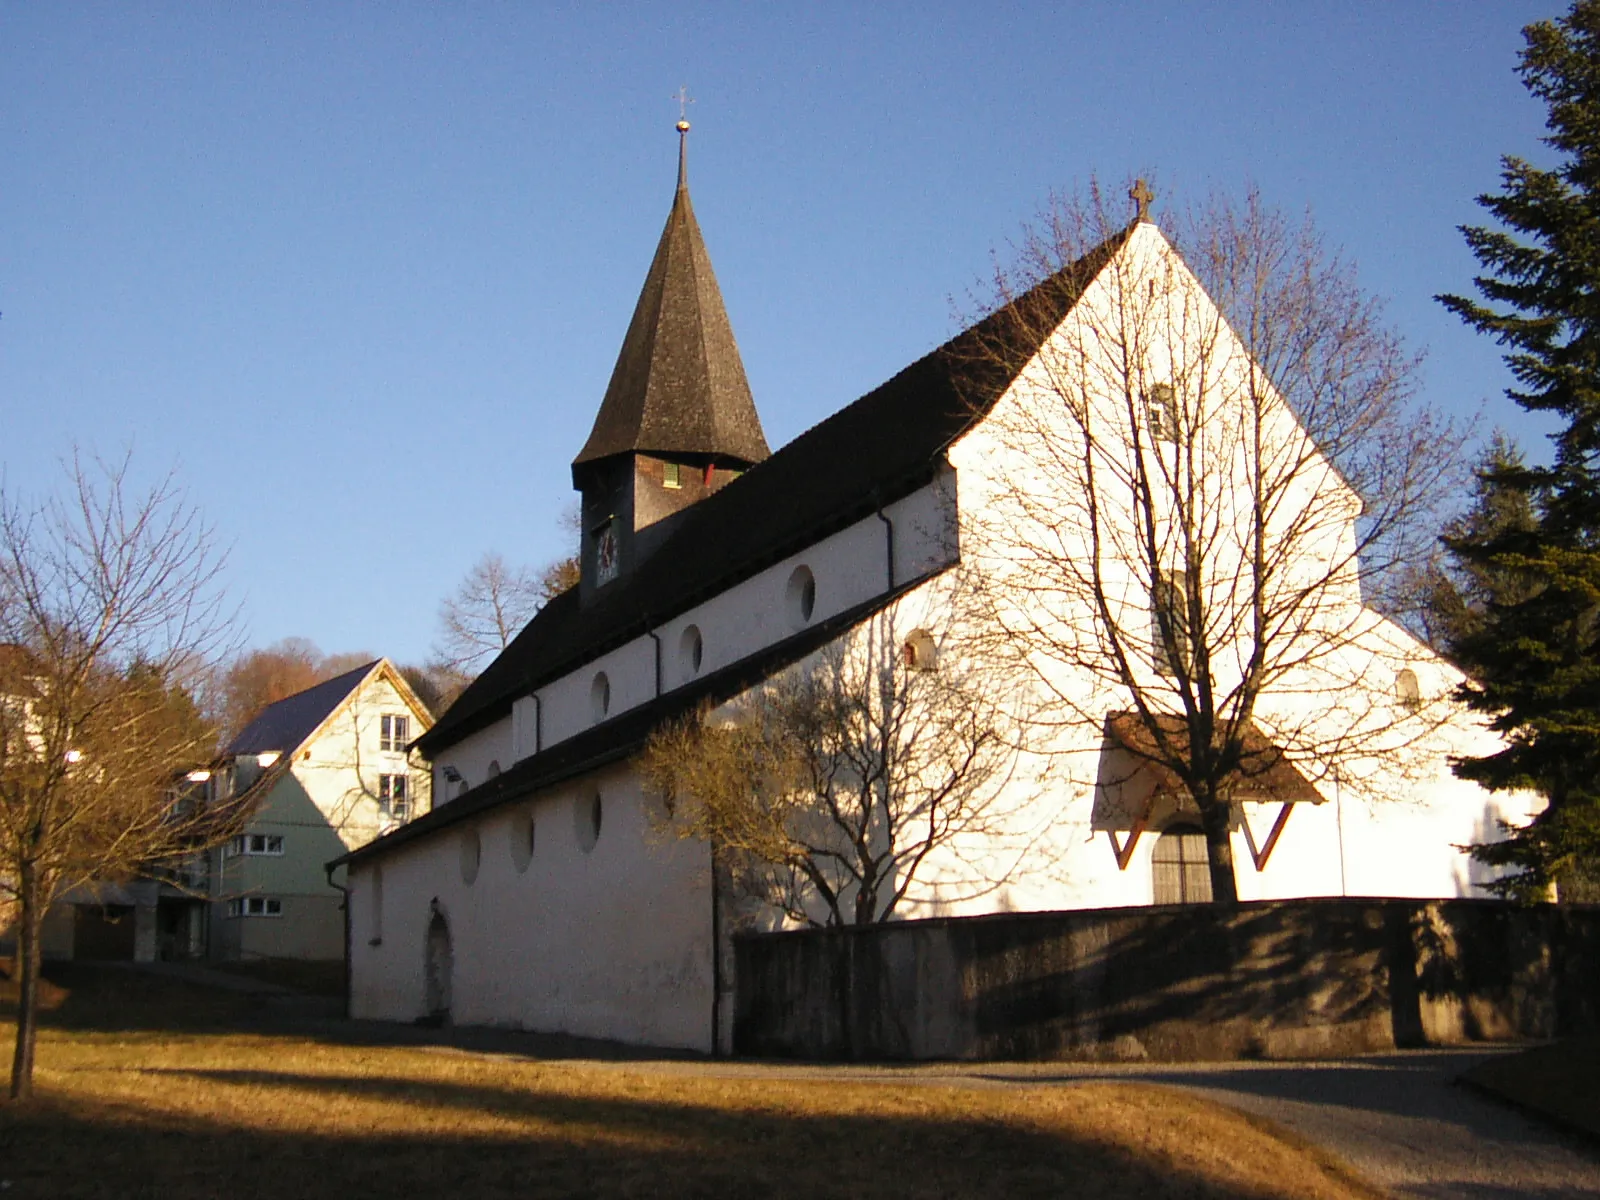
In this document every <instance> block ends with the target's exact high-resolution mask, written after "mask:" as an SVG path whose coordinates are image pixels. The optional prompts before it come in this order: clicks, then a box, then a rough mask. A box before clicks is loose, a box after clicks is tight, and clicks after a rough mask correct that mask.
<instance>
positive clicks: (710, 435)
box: [572, 146, 769, 483]
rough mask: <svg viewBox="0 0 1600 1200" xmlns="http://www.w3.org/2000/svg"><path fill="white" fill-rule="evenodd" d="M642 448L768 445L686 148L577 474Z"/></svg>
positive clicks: (715, 450)
mask: <svg viewBox="0 0 1600 1200" xmlns="http://www.w3.org/2000/svg"><path fill="white" fill-rule="evenodd" d="M634 452H644V453H654V454H661V455H672V454H694V455H709V456H712V457H714V458H717V459H719V460H729V459H732V460H737V461H739V462H742V463H744V464H746V465H749V464H753V463H758V462H760V461H761V460H762V459H764V458H766V457H767V455H768V453H769V451H768V449H767V439H766V436H765V435H764V434H763V433H762V431H761V419H760V418H759V417H758V416H757V415H756V406H755V401H753V400H752V399H751V398H750V383H749V381H748V380H747V379H746V378H745V374H744V363H743V361H741V360H740V358H739V347H738V346H737V345H736V344H735V343H734V340H733V327H732V326H731V325H729V324H728V312H727V309H725V308H724V307H723V304H722V292H721V290H720V289H719V288H718V287H717V277H716V275H715V274H714V273H713V272H712V270H711V258H710V256H709V255H708V254H707V253H706V244H705V239H704V238H702V237H701V235H700V225H699V222H697V221H696V220H695V219H694V208H693V207H692V206H691V205H690V203H689V185H688V182H687V179H686V177H685V173H684V165H683V151H682V147H681V146H680V148H679V156H678V190H677V194H676V195H675V196H674V197H673V199H672V211H671V212H670V213H669V214H668V215H667V227H666V228H665V229H664V230H662V232H661V241H660V243H659V244H658V245H657V246H656V256H655V259H654V260H653V261H652V262H651V263H650V272H649V274H647V275H646V276H645V280H644V288H643V290H642V291H640V293H639V303H638V305H637V306H636V307H635V308H634V310H633V320H632V321H631V322H630V323H629V325H628V334H627V336H626V337H625V338H624V339H623V341H622V351H621V353H620V354H618V355H617V365H616V367H615V368H614V369H613V370H612V372H611V383H610V384H609V385H608V386H607V387H606V395H605V399H604V400H603V401H602V402H601V404H600V412H599V415H598V416H596V417H595V421H594V429H593V430H592V431H591V432H590V434H589V440H588V441H587V442H585V443H584V446H583V449H582V450H581V451H580V452H579V454H578V457H577V458H576V459H574V460H573V463H572V467H573V477H574V482H575V483H576V482H578V478H577V477H578V475H579V473H580V472H579V468H580V467H582V466H583V465H584V464H586V463H591V462H595V461H597V460H599V459H603V458H610V457H611V456H613V455H617V454H629V453H634Z"/></svg>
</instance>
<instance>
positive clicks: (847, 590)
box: [433, 470, 957, 803]
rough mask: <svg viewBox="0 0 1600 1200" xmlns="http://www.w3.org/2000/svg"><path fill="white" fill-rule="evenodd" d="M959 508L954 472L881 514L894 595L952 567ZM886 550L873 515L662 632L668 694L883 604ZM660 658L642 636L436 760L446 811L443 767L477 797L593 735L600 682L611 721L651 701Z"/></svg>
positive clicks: (448, 792)
mask: <svg viewBox="0 0 1600 1200" xmlns="http://www.w3.org/2000/svg"><path fill="white" fill-rule="evenodd" d="M955 506H956V482H955V476H954V472H951V471H948V470H947V471H944V472H942V473H941V474H940V476H939V477H938V478H937V479H935V480H934V481H933V482H931V483H929V484H927V485H926V486H924V487H922V488H919V489H917V490H916V491H914V492H912V493H911V494H909V495H907V496H904V497H902V498H901V499H900V500H898V501H896V502H895V503H893V504H890V505H887V506H885V509H884V515H885V517H887V518H888V519H889V520H890V521H891V522H893V524H894V543H895V544H894V557H895V564H894V578H895V583H896V585H897V586H898V585H901V584H904V583H906V582H908V581H910V580H912V579H915V578H917V577H918V576H921V575H925V574H927V573H928V572H930V571H934V570H937V569H939V568H941V567H943V566H945V565H947V564H948V563H950V562H951V561H953V560H954V557H955V555H956V551H957V546H956V509H955ZM888 549H889V545H888V531H887V530H886V529H885V527H884V524H883V522H882V521H880V520H879V519H878V518H877V516H876V515H872V516H868V517H865V518H863V519H862V520H860V521H857V522H856V523H855V524H853V525H851V526H849V527H847V528H845V529H843V530H840V531H838V532H836V533H834V534H832V535H831V536H829V537H827V538H824V539H823V540H821V541H820V542H818V543H816V544H815V545H814V546H811V547H808V548H807V549H806V550H805V551H804V552H803V553H800V554H795V555H791V556H790V557H789V558H786V559H784V560H783V561H782V562H779V563H776V564H774V565H773V566H771V567H768V568H767V569H766V570H764V571H761V572H759V573H758V574H756V575H754V576H752V577H751V578H749V579H747V580H744V581H743V582H741V583H738V584H736V585H734V586H733V587H731V588H729V589H728V590H727V591H725V592H722V593H720V594H719V595H717V596H714V597H712V598H711V599H710V600H707V601H706V602H704V603H702V604H699V605H696V606H695V607H694V608H692V609H689V610H688V611H686V612H684V613H681V614H680V615H678V616H677V617H674V618H673V619H671V620H670V621H667V622H665V623H664V624H662V625H660V626H657V627H656V629H655V631H654V632H655V633H656V635H657V636H658V637H659V638H660V639H661V690H662V692H663V693H665V692H670V691H672V690H673V689H674V688H677V687H681V686H683V685H684V684H686V683H690V682H692V681H693V680H694V679H696V678H699V677H701V676H703V675H706V674H709V673H710V672H713V671H716V670H718V669H719V668H721V667H725V666H728V665H730V664H732V663H736V662H738V661H740V660H741V659H744V658H748V657H749V656H750V655H752V654H757V653H759V652H761V651H762V650H765V649H766V648H767V647H769V646H771V645H773V644H774V643H776V642H780V641H782V640H783V639H784V638H787V637H789V636H791V635H792V634H794V633H797V632H799V631H800V630H802V629H804V628H805V627H806V626H808V625H812V624H816V623H817V622H819V621H825V620H827V619H828V618H830V617H832V616H834V615H836V614H837V613H840V612H842V611H844V610H846V609H848V608H851V607H854V606H855V605H857V604H861V603H864V602H866V601H868V600H871V599H872V598H873V597H874V596H878V595H881V594H882V593H884V592H885V591H887V590H888V588H889V562H888ZM801 565H804V566H806V567H808V568H809V569H810V570H811V572H812V575H813V576H814V577H815V579H816V606H815V608H814V610H813V612H812V615H811V619H810V620H809V621H801V620H799V619H798V617H797V616H796V615H795V614H794V613H793V612H792V611H791V608H790V605H789V603H788V598H787V596H786V589H787V587H788V583H789V578H790V576H791V574H792V573H793V572H794V570H795V568H796V567H798V566H801ZM690 625H694V626H696V627H697V628H698V629H699V631H700V636H701V646H702V654H701V663H700V667H699V669H698V670H696V669H694V668H693V666H692V664H691V663H690V662H689V660H688V659H687V658H686V657H685V656H684V654H683V634H684V630H685V629H687V628H688V627H689V626H690ZM655 655H656V647H655V643H654V641H653V639H652V638H651V637H649V636H648V635H645V636H640V637H637V638H634V639H633V640H631V641H629V642H628V643H626V644H625V645H622V646H619V647H617V648H615V649H613V650H611V651H609V652H607V653H606V654H603V655H601V656H600V657H598V658H596V659H593V660H592V661H590V662H588V663H586V664H585V665H584V666H583V667H581V668H580V669H578V670H576V671H573V672H570V673H569V674H567V675H564V676H562V677H561V678H559V679H556V680H553V681H552V682H550V683H548V684H546V685H545V686H544V687H542V688H540V689H539V691H538V696H539V704H538V706H537V711H536V706H535V704H534V701H533V699H532V697H531V696H526V697H522V698H521V699H519V700H517V701H516V702H515V703H514V705H513V708H512V713H511V715H510V716H507V717H505V718H502V719H501V720H499V721H497V722H495V723H494V724H493V725H490V726H488V727H486V728H485V729H482V730H480V731H478V732H477V733H473V734H470V735H468V736H467V737H464V738H462V739H461V740H460V741H458V742H455V743H453V744H452V745H450V746H447V747H444V748H441V749H440V750H439V751H438V752H437V754H436V756H435V758H434V763H433V773H434V789H435V791H434V794H435V795H436V796H438V797H439V801H440V803H447V802H448V801H449V800H451V799H454V797H455V794H456V790H457V785H452V784H449V783H447V782H446V781H445V779H444V771H445V769H446V768H447V767H453V768H455V770H457V771H458V772H460V774H461V775H462V777H463V778H464V779H465V780H466V781H467V782H468V783H469V784H470V785H471V786H473V787H476V786H477V785H478V784H481V783H482V782H484V780H485V779H486V778H487V777H488V768H489V763H490V762H491V761H498V762H499V763H500V765H501V767H502V768H503V769H505V768H509V767H510V766H511V764H512V763H513V762H518V761H521V760H522V759H524V758H527V757H528V756H529V755H531V754H533V753H534V752H535V748H536V745H537V746H538V747H539V748H542V749H549V748H550V747H552V746H554V745H556V744H557V743H559V742H562V741H565V740H566V739H567V738H570V737H574V736H576V735H577V734H579V733H582V732H584V731H585V730H587V729H589V728H592V727H593V726H594V725H595V724H597V723H598V720H599V718H598V714H597V713H596V710H595V707H594V682H595V677H596V676H597V675H598V674H599V673H600V672H602V671H603V672H605V674H606V678H607V679H608V681H609V682H610V691H611V704H610V708H609V709H608V711H607V712H606V714H605V716H606V719H609V718H611V717H616V716H618V715H620V714H622V713H624V712H626V711H627V710H628V709H630V708H633V707H636V706H638V705H640V704H644V703H647V702H648V701H650V700H652V699H654V698H655V694H656V691H655V688H656V676H655V670H656V666H655V662H656V660H655ZM536 725H537V731H538V736H537V738H536V736H535V729H536Z"/></svg>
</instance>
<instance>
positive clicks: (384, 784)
mask: <svg viewBox="0 0 1600 1200" xmlns="http://www.w3.org/2000/svg"><path fill="white" fill-rule="evenodd" d="M409 783H410V780H409V778H408V777H406V776H405V775H379V776H378V807H379V808H380V809H381V810H382V811H383V814H384V815H385V816H388V817H392V818H394V819H395V820H396V821H405V820H408V819H409V818H410V816H411V793H410V788H409V787H408V785H409Z"/></svg>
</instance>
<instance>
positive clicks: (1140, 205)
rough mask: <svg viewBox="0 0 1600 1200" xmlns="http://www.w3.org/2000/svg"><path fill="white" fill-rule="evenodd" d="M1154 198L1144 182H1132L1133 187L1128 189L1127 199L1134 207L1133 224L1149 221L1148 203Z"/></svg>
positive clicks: (1154, 195)
mask: <svg viewBox="0 0 1600 1200" xmlns="http://www.w3.org/2000/svg"><path fill="white" fill-rule="evenodd" d="M1155 198H1156V194H1155V193H1154V192H1152V191H1151V190H1150V185H1149V184H1147V183H1146V182H1145V181H1144V180H1142V179H1136V180H1134V181H1133V186H1132V187H1131V188H1129V189H1128V199H1129V200H1132V201H1133V203H1134V205H1135V208H1134V213H1133V223H1134V224H1135V225H1137V224H1138V223H1139V222H1140V221H1148V220H1149V219H1150V201H1152V200H1154V199H1155Z"/></svg>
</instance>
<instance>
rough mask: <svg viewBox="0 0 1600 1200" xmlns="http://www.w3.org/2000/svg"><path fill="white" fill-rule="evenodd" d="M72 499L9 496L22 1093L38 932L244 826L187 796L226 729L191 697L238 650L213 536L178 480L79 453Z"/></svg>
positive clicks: (9, 828) (0, 609)
mask: <svg viewBox="0 0 1600 1200" xmlns="http://www.w3.org/2000/svg"><path fill="white" fill-rule="evenodd" d="M66 475H67V484H68V487H67V491H66V494H65V495H64V496H63V497H61V498H57V499H53V500H49V501H46V502H44V503H40V504H28V503H26V502H24V501H23V500H22V499H21V498H20V497H18V496H17V495H15V494H14V493H11V492H8V491H5V490H0V643H4V650H5V653H4V654H3V655H0V894H8V895H9V896H10V898H11V899H12V901H13V903H14V906H15V909H16V912H17V926H16V930H17V936H18V947H17V965H18V967H19V968H20V969H19V972H18V976H19V977H18V980H17V983H18V989H19V1004H18V1018H17V1035H16V1052H15V1055H14V1057H13V1060H12V1073H11V1095H12V1097H13V1098H26V1097H27V1096H29V1095H30V1094H31V1092H32V1080H33V1059H34V1042H35V1033H36V1029H37V997H38V984H39V971H40V961H41V946H40V934H41V929H42V926H43V921H44V916H45V913H46V911H47V910H48V909H49V908H50V906H51V905H52V904H54V903H56V902H58V901H60V900H61V899H62V898H63V897H65V896H66V895H67V894H68V893H69V892H71V891H72V890H73V889H75V888H86V889H89V890H91V891H92V890H93V889H94V888H96V887H97V886H98V885H103V884H109V883H115V882H121V881H126V880H128V879H130V878H136V877H140V876H148V875H151V874H152V873H154V874H159V873H160V872H162V871H163V870H164V869H166V868H171V867H175V866H177V865H179V864H181V863H182V862H184V861H186V860H187V859H189V858H190V857H191V856H192V855H193V854H195V853H196V852H197V851H198V850H200V849H203V848H204V847H206V846H209V845H212V844H215V843H216V842H217V841H219V840H221V839H223V838H225V837H227V836H229V835H230V834H231V833H232V832H233V828H234V823H235V819H236V817H237V814H233V813H230V812H228V811H226V810H223V809H214V808H212V809H208V808H207V807H206V806H204V805H203V804H199V803H190V802H183V801H179V802H176V803H175V799H174V790H173V785H174V780H175V779H179V778H181V772H182V771H183V770H184V769H186V768H189V767H192V766H195V765H197V764H200V763H203V762H205V761H206V760H207V759H208V758H209V757H210V753H211V750H212V744H211V734H210V731H209V729H207V728H206V727H205V726H204V724H203V723H201V722H198V721H196V720H195V719H194V713H193V711H192V708H190V707H188V706H186V705H185V704H184V703H181V702H179V700H180V699H181V697H182V693H183V692H184V691H185V690H186V689H187V687H188V686H189V685H190V684H191V683H192V681H194V680H195V679H197V678H199V677H200V676H201V675H202V674H203V673H204V672H205V671H206V670H207V669H208V667H209V665H210V664H211V663H213V662H214V661H215V660H216V659H217V657H218V656H219V654H220V653H221V652H223V651H225V650H228V649H230V648H231V647H229V646H228V645H227V644H226V639H227V637H228V630H229V627H230V619H231V613H230V612H229V611H228V610H227V609H226V608H225V607H224V603H223V599H222V594H221V591H220V588H219V572H220V569H221V564H222V557H221V556H220V555H219V554H218V553H217V552H216V549H215V547H214V544H213V539H212V535H211V531H210V530H209V529H208V528H207V527H206V526H205V524H204V523H203V522H202V521H201V519H200V517H199V515H198V513H197V512H196V510H195V509H194V508H193V507H192V506H191V505H190V504H189V503H188V502H187V501H186V500H185V499H184V497H183V494H182V493H181V492H180V491H179V490H178V489H177V488H176V486H175V483H174V481H173V480H172V479H171V478H170V477H168V478H167V479H164V480H162V481H161V482H159V483H157V484H156V485H155V486H153V487H151V488H150V489H148V490H146V491H137V490H135V489H134V487H133V485H132V483H131V481H130V477H129V462H128V460H127V459H124V460H122V461H121V462H120V463H109V464H108V463H105V462H101V461H98V460H97V461H94V462H85V461H83V460H80V459H77V458H75V459H74V460H73V461H72V463H71V464H70V465H69V467H68V469H67V472H66Z"/></svg>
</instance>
